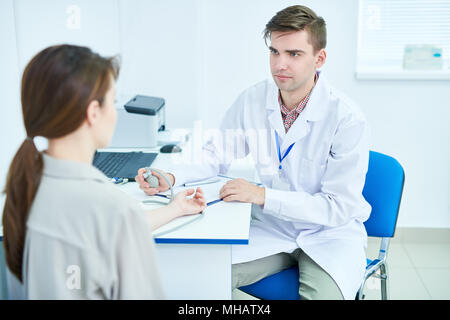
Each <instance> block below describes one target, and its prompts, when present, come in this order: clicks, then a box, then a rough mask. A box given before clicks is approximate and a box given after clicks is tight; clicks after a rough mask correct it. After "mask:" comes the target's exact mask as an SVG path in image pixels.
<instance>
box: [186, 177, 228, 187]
mask: <svg viewBox="0 0 450 320" xmlns="http://www.w3.org/2000/svg"><path fill="white" fill-rule="evenodd" d="M219 181H220V179H213V180H207V181H203V182H202V181H198V182H192V183H185V184H183V186H184V187H193V186H200V185H202V184H210V183H216V182H219Z"/></svg>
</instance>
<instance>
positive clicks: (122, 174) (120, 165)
mask: <svg viewBox="0 0 450 320" xmlns="http://www.w3.org/2000/svg"><path fill="white" fill-rule="evenodd" d="M157 155H158V154H157V153H146V152H103V151H100V152H99V151H96V152H95V155H94V161H93V165H94V167H96V168H97V169H99V170H100V171H102V172H103V173H104V174H105V175H106V176H107V177H108V178H127V179H128V180H129V181H134V177H135V176H136V175H137V172H138V169H140V168H144V167H149V166H150V165H151V164H152V163H153V161H154V160H155V158H156V156H157Z"/></svg>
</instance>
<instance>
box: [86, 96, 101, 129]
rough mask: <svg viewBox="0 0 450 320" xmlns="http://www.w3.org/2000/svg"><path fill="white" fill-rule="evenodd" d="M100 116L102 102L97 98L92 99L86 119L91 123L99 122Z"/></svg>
mask: <svg viewBox="0 0 450 320" xmlns="http://www.w3.org/2000/svg"><path fill="white" fill-rule="evenodd" d="M99 116H100V103H99V102H98V101H97V100H92V101H91V102H90V103H89V105H88V107H87V109H86V120H87V123H88V124H89V125H93V124H94V123H95V122H97V120H98V118H99Z"/></svg>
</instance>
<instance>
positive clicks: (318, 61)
mask: <svg viewBox="0 0 450 320" xmlns="http://www.w3.org/2000/svg"><path fill="white" fill-rule="evenodd" d="M270 41H271V45H270V71H271V73H272V77H273V79H274V81H275V83H276V84H277V86H278V88H279V89H280V90H281V91H287V92H294V91H297V90H302V89H304V88H305V86H306V85H307V84H308V82H309V81H311V80H312V79H314V74H315V72H316V69H317V68H320V67H321V66H322V65H323V64H324V62H325V58H326V54H325V50H324V49H321V50H319V51H318V52H317V53H316V54H314V48H313V46H312V44H311V42H310V41H309V34H308V32H307V31H305V30H302V31H287V32H280V31H274V32H272V34H271V36H270Z"/></svg>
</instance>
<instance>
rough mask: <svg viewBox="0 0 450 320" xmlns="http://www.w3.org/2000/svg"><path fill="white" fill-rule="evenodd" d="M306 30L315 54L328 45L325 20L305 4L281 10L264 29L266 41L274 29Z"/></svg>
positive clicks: (283, 30)
mask: <svg viewBox="0 0 450 320" xmlns="http://www.w3.org/2000/svg"><path fill="white" fill-rule="evenodd" d="M301 30H306V31H307V32H308V34H309V42H310V43H311V44H312V46H313V48H314V54H316V53H317V52H318V51H319V50H320V49H324V48H325V47H326V45H327V28H326V24H325V20H324V19H323V18H322V17H320V16H317V15H316V13H315V12H314V11H313V10H311V9H310V8H308V7H305V6H300V5H296V6H290V7H287V8H285V9H283V10H281V11H279V12H277V14H276V15H275V16H274V17H273V18H272V19H270V21H269V22H268V23H267V24H266V28H265V29H264V41H265V42H266V45H267V39H269V40H270V36H271V35H272V32H274V31H281V32H285V31H301Z"/></svg>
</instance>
